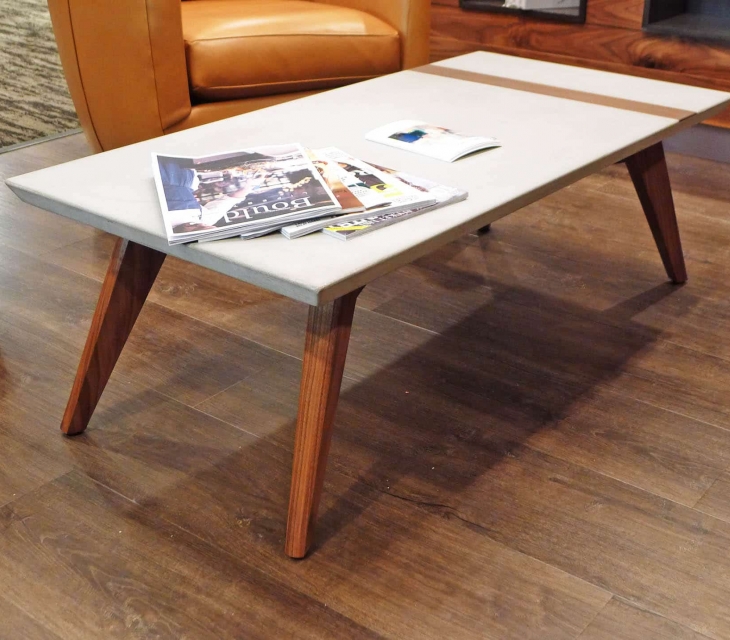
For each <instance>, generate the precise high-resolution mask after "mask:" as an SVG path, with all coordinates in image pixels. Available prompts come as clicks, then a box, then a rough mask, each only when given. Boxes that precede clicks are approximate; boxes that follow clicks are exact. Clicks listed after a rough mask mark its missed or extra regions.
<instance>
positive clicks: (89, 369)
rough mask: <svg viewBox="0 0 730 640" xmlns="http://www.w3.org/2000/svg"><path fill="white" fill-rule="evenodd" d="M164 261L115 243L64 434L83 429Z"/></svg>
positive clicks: (145, 250)
mask: <svg viewBox="0 0 730 640" xmlns="http://www.w3.org/2000/svg"><path fill="white" fill-rule="evenodd" d="M164 260H165V254H164V253H160V252H159V251H155V250H153V249H149V248H147V247H144V246H142V245H139V244H136V243H134V242H131V241H129V240H122V239H121V238H120V239H119V240H117V243H116V245H115V247H114V250H113V252H112V255H111V258H110V261H109V268H108V270H107V273H106V277H105V278H104V282H103V284H102V287H101V294H100V295H99V302H98V303H97V306H96V311H95V312H94V318H93V319H92V321H91V328H90V329H89V335H88V338H87V340H86V346H85V347H84V352H83V354H82V355H81V362H80V363H79V369H78V372H77V374H76V379H75V380H74V384H73V388H72V389H71V395H70V397H69V400H68V404H67V405H66V411H65V412H64V415H63V420H62V422H61V430H62V431H63V432H64V433H65V434H67V435H76V434H79V433H81V432H83V431H84V429H86V426H87V425H88V423H89V420H90V419H91V416H92V414H93V413H94V409H95V408H96V405H97V403H98V402H99V398H101V394H102V393H103V392H104V387H105V386H106V383H107V382H108V380H109V376H111V374H112V371H113V370H114V365H115V364H116V363H117V359H118V358H119V356H120V354H121V353H122V349H123V348H124V344H125V343H126V342H127V338H129V334H130V333H131V332H132V328H133V327H134V323H135V322H136V321H137V316H139V312H140V311H141V310H142V306H143V305H144V302H145V300H146V299H147V294H148V293H149V291H150V289H151V288H152V285H153V283H154V281H155V278H156V277H157V273H158V272H159V270H160V267H161V266H162V263H163V262H164Z"/></svg>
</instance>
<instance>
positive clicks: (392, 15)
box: [317, 0, 431, 69]
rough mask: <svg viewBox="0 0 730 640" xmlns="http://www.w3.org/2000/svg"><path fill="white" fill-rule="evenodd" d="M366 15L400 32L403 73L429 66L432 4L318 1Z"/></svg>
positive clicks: (427, 0) (412, 0)
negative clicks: (356, 10) (372, 16)
mask: <svg viewBox="0 0 730 640" xmlns="http://www.w3.org/2000/svg"><path fill="white" fill-rule="evenodd" d="M317 1H318V2H324V3H327V4H336V5H339V6H341V7H349V8H351V9H358V10H359V11H364V12H366V13H369V14H371V15H374V16H375V17H376V18H380V19H381V20H383V21H384V22H387V23H388V24H389V25H391V26H392V27H394V28H395V29H397V30H398V33H400V36H401V65H402V68H403V69H408V68H411V67H418V66H420V65H422V64H428V62H429V38H430V29H431V0H317Z"/></svg>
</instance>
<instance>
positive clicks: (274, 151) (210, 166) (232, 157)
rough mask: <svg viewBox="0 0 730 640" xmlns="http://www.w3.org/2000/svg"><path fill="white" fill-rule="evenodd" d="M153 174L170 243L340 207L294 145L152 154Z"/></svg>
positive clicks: (227, 234)
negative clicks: (197, 154) (204, 153)
mask: <svg viewBox="0 0 730 640" xmlns="http://www.w3.org/2000/svg"><path fill="white" fill-rule="evenodd" d="M153 173H154V178H155V184H156V186H157V192H158V196H159V199H160V207H161V209H162V216H163V220H164V223H165V230H166V232H167V237H168V241H169V242H170V244H178V243H181V242H191V241H194V240H199V239H206V238H208V239H213V238H215V239H219V238H225V237H230V236H233V235H240V233H242V232H243V230H244V229H245V230H246V231H251V232H252V231H254V230H261V229H264V228H267V227H270V228H271V229H275V228H278V227H281V226H284V225H285V224H288V223H289V222H292V221H295V220H302V219H305V218H313V217H321V216H322V215H324V214H326V213H328V212H331V211H337V210H339V209H340V205H339V203H338V202H337V199H336V197H335V196H334V194H333V193H332V191H331V189H330V188H329V186H327V184H326V182H325V180H324V179H323V178H322V176H321V175H320V173H319V171H317V169H316V168H315V167H314V165H313V164H312V162H311V160H310V159H309V157H308V155H307V153H306V152H305V150H304V148H303V147H302V146H301V145H298V144H289V145H275V146H262V147H256V148H251V149H243V150H241V151H233V152H230V153H223V154H217V155H211V156H205V157H200V158H189V157H177V156H166V155H159V154H153Z"/></svg>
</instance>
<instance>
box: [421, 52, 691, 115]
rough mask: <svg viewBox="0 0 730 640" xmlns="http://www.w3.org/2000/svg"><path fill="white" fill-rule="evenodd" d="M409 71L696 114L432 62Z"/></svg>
mask: <svg viewBox="0 0 730 640" xmlns="http://www.w3.org/2000/svg"><path fill="white" fill-rule="evenodd" d="M411 71H417V72H419V73H428V74H431V75H433V76H443V77H445V78H453V79H455V80H466V81H468V82H479V83H481V84H490V85H493V86H495V87H504V88H505V89H515V90H517V91H528V92H530V93H538V94H541V95H545V96H553V97H554V98H565V99H567V100H576V101H578V102H587V103H589V104H599V105H603V106H604V107H614V108H616V109H625V110H627V111H637V112H639V113H646V114H648V115H650V116H661V117H662V118H672V119H673V120H684V119H685V118H689V117H690V116H693V115H695V112H694V111H687V110H685V109H676V108H674V107H664V106H662V105H658V104H649V103H648V102H639V101H638V100H626V99H624V98H615V97H613V96H603V95H600V94H597V93H589V92H587V91H577V90H575V89H565V88H563V87H551V86H550V85H547V84H539V83H537V82H527V81H525V80H515V79H514V78H502V77H500V76H493V75H489V74H487V73H476V72H474V71H464V70H462V69H453V68H451V67H443V66H439V65H435V64H427V65H425V66H423V67H417V68H415V69H411Z"/></svg>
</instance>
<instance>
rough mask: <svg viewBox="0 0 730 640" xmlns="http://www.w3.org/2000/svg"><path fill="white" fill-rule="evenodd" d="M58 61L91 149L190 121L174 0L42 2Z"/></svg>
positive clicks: (110, 146)
mask: <svg viewBox="0 0 730 640" xmlns="http://www.w3.org/2000/svg"><path fill="white" fill-rule="evenodd" d="M48 6H49V9H50V12H51V20H52V22H53V30H54V33H55V35H56V42H57V43H58V49H59V53H60V55H61V62H62V64H63V69H64V73H65V75H66V80H67V81H68V85H69V89H70V91H71V97H72V98H73V101H74V105H75V107H76V111H77V113H78V115H79V120H80V121H81V124H82V126H83V128H84V131H85V132H86V135H87V137H88V139H89V142H90V143H91V145H92V146H93V147H94V148H95V149H96V150H97V151H98V150H107V149H113V148H114V147H120V146H123V145H126V144H131V143H133V142H138V141H140V140H146V139H149V138H154V137H157V136H161V135H163V133H164V129H165V128H167V127H170V126H172V125H173V124H175V123H177V122H179V121H181V120H183V119H184V118H186V117H187V116H188V115H189V114H190V110H191V106H190V93H189V89H188V75H187V65H186V62H185V44H184V42H183V36H182V19H181V16H180V0H48Z"/></svg>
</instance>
